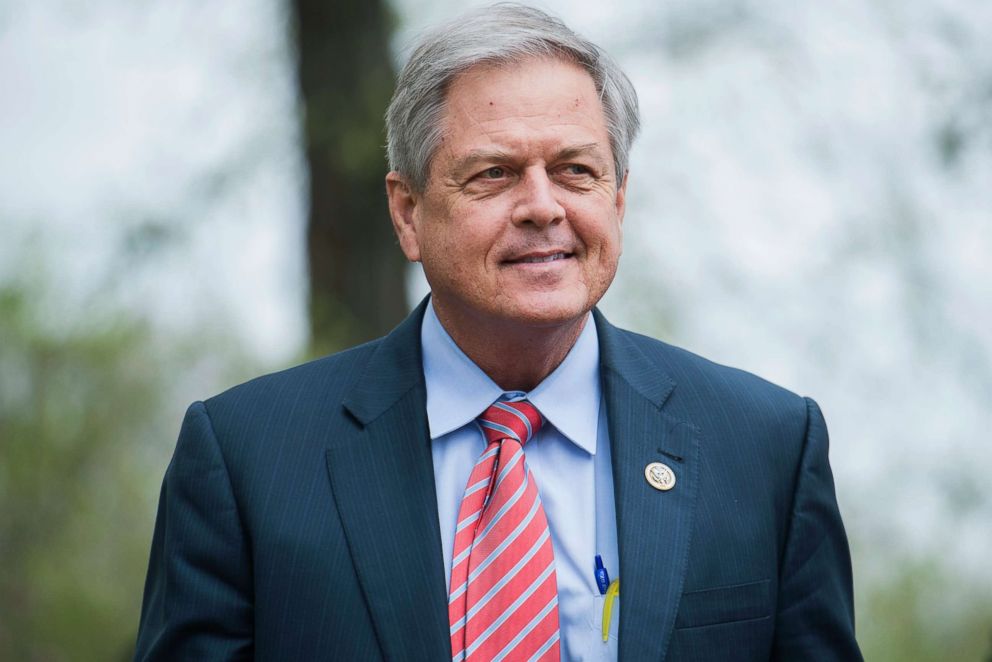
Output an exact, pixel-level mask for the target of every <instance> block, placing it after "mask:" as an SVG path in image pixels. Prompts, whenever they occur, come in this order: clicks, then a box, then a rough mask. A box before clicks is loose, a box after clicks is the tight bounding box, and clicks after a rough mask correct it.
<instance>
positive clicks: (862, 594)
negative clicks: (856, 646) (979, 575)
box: [855, 549, 992, 662]
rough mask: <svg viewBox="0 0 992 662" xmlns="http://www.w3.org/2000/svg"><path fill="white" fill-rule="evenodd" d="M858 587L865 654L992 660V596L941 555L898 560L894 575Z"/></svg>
mask: <svg viewBox="0 0 992 662" xmlns="http://www.w3.org/2000/svg"><path fill="white" fill-rule="evenodd" d="M872 552H873V553H875V554H883V553H885V554H888V555H890V556H895V555H898V552H897V551H895V550H892V549H888V550H883V549H875V550H872ZM893 561H895V560H894V559H893ZM856 578H857V576H856ZM855 588H856V589H857V591H856V597H857V598H858V600H857V620H858V623H857V627H858V641H859V642H860V644H861V648H862V652H863V653H864V656H865V659H866V660H869V661H870V662H944V661H946V660H975V661H976V662H979V661H981V660H992V601H990V600H989V599H988V595H987V594H986V593H983V590H982V588H981V587H980V583H979V584H978V585H976V584H975V583H973V582H969V581H967V580H966V579H965V578H962V577H960V576H957V575H955V574H954V572H953V570H952V569H950V568H947V567H946V565H944V564H941V563H939V562H938V559H926V560H920V561H902V562H893V563H892V572H891V574H890V575H889V576H887V577H885V578H879V579H876V580H874V581H872V582H862V583H861V584H856V585H855Z"/></svg>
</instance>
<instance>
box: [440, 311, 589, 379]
mask: <svg viewBox="0 0 992 662" xmlns="http://www.w3.org/2000/svg"><path fill="white" fill-rule="evenodd" d="M434 310H435V313H436V314H437V317H438V320H439V321H440V322H441V326H443V327H444V329H445V331H447V332H448V335H450V336H451V339H452V340H454V341H455V344H456V345H458V348H459V349H461V350H462V351H463V352H464V353H465V355H466V356H467V357H468V358H470V359H471V360H472V362H473V363H475V364H476V365H477V366H479V368H480V369H481V370H482V371H483V372H484V373H486V375H487V376H488V377H489V378H490V379H492V380H493V381H494V382H495V383H496V384H497V385H498V386H499V387H500V388H501V389H503V390H504V391H530V390H533V389H534V388H535V387H536V386H537V385H538V384H540V383H541V382H542V381H544V378H545V377H547V376H548V375H550V374H551V373H552V372H554V370H555V368H557V367H558V366H559V365H561V362H562V361H564V360H565V357H566V356H568V353H569V351H571V349H572V346H573V345H575V341H576V340H578V338H579V335H580V334H581V333H582V329H583V328H585V324H586V320H588V319H589V313H585V314H584V315H582V316H581V317H579V318H578V319H575V320H570V321H568V322H565V323H563V324H558V325H554V326H539V327H528V326H523V325H521V324H519V323H512V322H508V323H504V324H500V323H492V322H489V323H487V324H485V325H484V326H483V327H482V328H478V329H474V328H471V327H467V326H466V325H465V324H462V323H454V320H453V319H451V318H450V317H448V316H447V315H445V313H444V311H443V310H439V309H438V308H437V307H435V309H434ZM507 357H512V358H509V359H508V358H507Z"/></svg>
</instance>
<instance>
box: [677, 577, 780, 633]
mask: <svg viewBox="0 0 992 662" xmlns="http://www.w3.org/2000/svg"><path fill="white" fill-rule="evenodd" d="M769 585H770V582H769V580H767V579H765V580H762V581H757V582H749V583H746V584H735V585H733V586H719V587H716V588H708V589H703V590H699V591H690V592H689V593H683V594H682V600H681V601H680V602H679V614H678V617H677V618H676V619H675V627H676V629H687V628H696V627H702V626H706V625H717V624H721V623H734V622H737V621H748V620H754V619H758V618H765V617H767V616H769V614H770V613H771V599H770V598H771V596H770V595H769Z"/></svg>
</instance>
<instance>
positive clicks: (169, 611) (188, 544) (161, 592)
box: [134, 402, 253, 660]
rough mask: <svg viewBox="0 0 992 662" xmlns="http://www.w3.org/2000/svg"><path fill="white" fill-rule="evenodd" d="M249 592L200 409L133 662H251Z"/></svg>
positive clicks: (175, 472) (170, 491)
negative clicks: (238, 661)
mask: <svg viewBox="0 0 992 662" xmlns="http://www.w3.org/2000/svg"><path fill="white" fill-rule="evenodd" d="M251 587H252V579H251V559H250V555H249V547H248V544H247V541H246V538H245V532H244V527H243V525H242V522H241V517H240V514H239V511H238V506H237V503H236V501H235V498H234V492H233V490H232V486H231V479H230V475H229V473H228V469H227V466H226V464H225V462H224V458H223V456H222V455H221V451H220V446H219V445H218V443H217V438H216V436H215V434H214V430H213V426H212V424H211V422H210V416H209V414H208V413H207V409H206V406H205V405H204V403H202V402H197V403H194V404H193V405H191V406H190V408H189V410H187V412H186V418H185V420H184V421H183V425H182V430H181V431H180V433H179V441H178V443H177V445H176V451H175V455H174V456H173V458H172V462H171V463H170V465H169V468H168V470H167V471H166V474H165V480H164V482H163V484H162V493H161V496H160V500H159V506H158V515H157V518H156V522H155V533H154V537H153V539H152V550H151V559H150V561H149V565H148V577H147V579H146V580H145V595H144V601H143V603H142V608H141V623H140V626H139V629H138V642H137V648H136V650H135V656H134V659H135V660H192V659H210V660H234V659H250V658H251V656H252V643H253V640H252V590H251Z"/></svg>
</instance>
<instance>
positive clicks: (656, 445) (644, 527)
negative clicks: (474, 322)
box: [596, 311, 700, 660]
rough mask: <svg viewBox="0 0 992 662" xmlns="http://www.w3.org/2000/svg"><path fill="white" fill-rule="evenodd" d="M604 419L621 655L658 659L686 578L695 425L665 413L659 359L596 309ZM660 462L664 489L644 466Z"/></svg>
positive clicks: (667, 390) (667, 385) (668, 383)
mask: <svg viewBox="0 0 992 662" xmlns="http://www.w3.org/2000/svg"><path fill="white" fill-rule="evenodd" d="M596 322H597V328H598V331H599V336H600V360H601V364H602V378H603V395H604V397H605V398H606V406H607V415H608V417H609V430H610V443H611V450H612V456H613V484H614V495H615V499H616V511H617V547H618V551H619V554H620V577H621V582H620V584H621V586H620V589H621V590H620V596H621V598H620V599H621V605H622V606H621V609H620V632H619V657H620V660H647V659H654V660H657V659H663V658H664V656H665V652H666V651H667V649H668V645H669V642H670V640H671V636H672V630H673V627H674V624H675V616H676V614H677V612H678V605H679V598H680V596H681V594H682V585H683V582H684V580H685V572H686V565H687V561H688V553H689V539H690V534H691V531H692V519H693V512H694V508H695V500H696V486H697V482H698V480H697V477H698V471H699V464H700V462H699V444H698V440H697V430H696V428H695V426H693V425H692V424H691V423H690V422H688V421H682V420H679V419H677V418H675V417H673V416H671V415H670V414H668V413H666V412H665V409H664V405H665V402H666V401H667V400H668V397H669V395H670V394H671V392H672V391H673V390H674V388H675V382H674V381H672V379H671V378H670V377H668V376H667V375H666V374H665V372H664V370H663V369H662V368H661V367H660V366H658V365H657V363H656V362H655V361H654V360H652V359H651V357H649V356H647V355H646V354H645V353H644V352H642V351H641V350H640V349H639V348H638V347H637V346H636V345H635V343H634V342H633V341H632V340H631V338H630V337H629V336H628V335H626V334H624V333H623V332H621V331H618V330H617V329H616V328H614V327H613V326H611V325H610V324H609V323H608V322H606V320H605V319H604V318H603V317H602V316H601V315H600V314H599V313H598V311H596ZM651 462H662V463H663V464H665V465H667V466H669V467H670V468H671V469H672V471H673V472H674V473H675V476H676V483H675V487H674V488H672V489H671V490H669V491H667V492H663V491H659V490H656V489H654V488H653V487H651V485H650V484H649V483H648V482H647V480H646V478H645V475H644V470H645V467H646V466H647V465H648V464H649V463H651Z"/></svg>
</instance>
